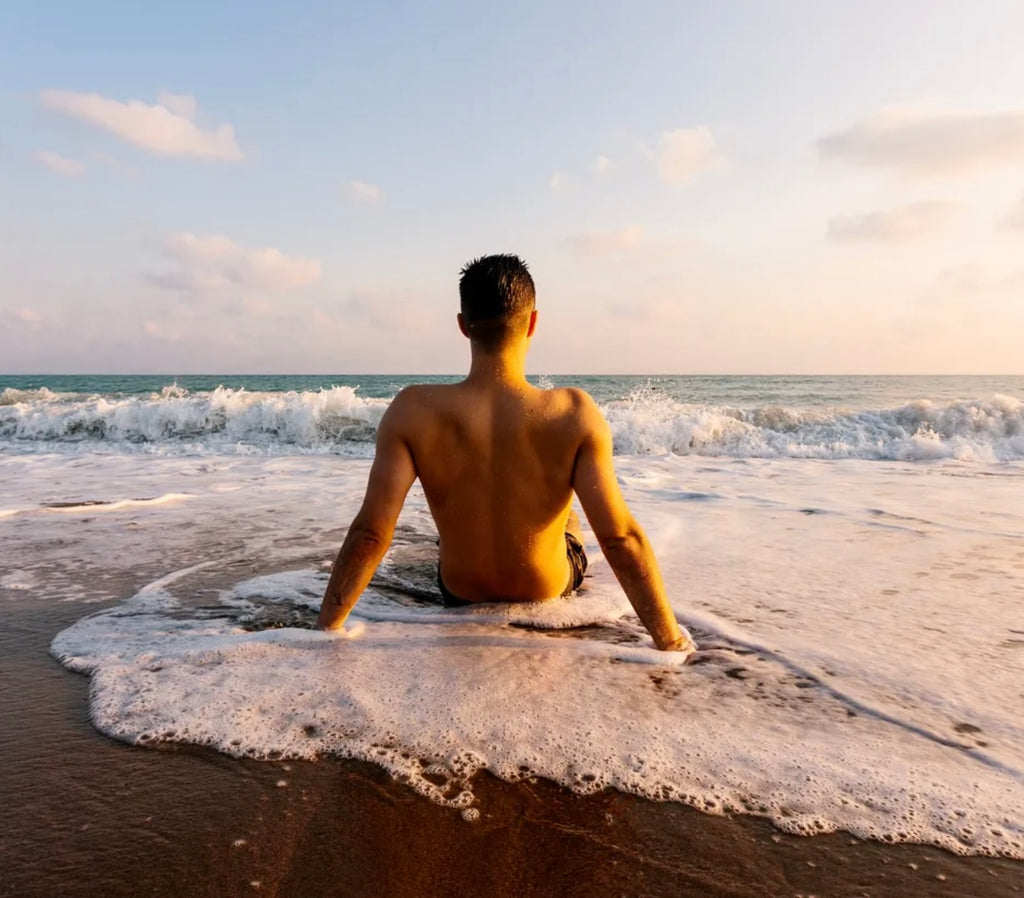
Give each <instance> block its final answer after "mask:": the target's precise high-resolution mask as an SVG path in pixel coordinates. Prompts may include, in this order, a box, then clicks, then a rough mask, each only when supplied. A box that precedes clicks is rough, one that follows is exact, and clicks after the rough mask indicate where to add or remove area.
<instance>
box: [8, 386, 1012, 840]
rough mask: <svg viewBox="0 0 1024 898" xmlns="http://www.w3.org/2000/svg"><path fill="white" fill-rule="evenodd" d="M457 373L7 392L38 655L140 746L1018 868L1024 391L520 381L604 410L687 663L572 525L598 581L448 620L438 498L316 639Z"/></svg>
mask: <svg viewBox="0 0 1024 898" xmlns="http://www.w3.org/2000/svg"><path fill="white" fill-rule="evenodd" d="M457 379H458V378H456V377H420V376H398V375H387V376H380V375H367V376H350V375H345V376H340V375H339V376H276V375H258V376H256V375H254V376H248V375H245V376H243V375H237V376H221V375H216V376H214V375H211V376H194V375H189V376H179V377H169V376H163V375H154V376H136V375H133V376H93V375H90V376H65V375H60V376H57V375H52V376H27V375H26V376H21V375H9V376H3V377H0V540H2V544H3V546H4V547H5V548H4V552H3V557H2V558H0V603H4V602H6V603H8V605H9V607H12V608H13V607H15V606H17V607H19V608H21V609H24V608H31V607H36V606H38V607H39V608H43V606H44V605H45V604H47V603H51V604H52V603H61V604H62V605H63V603H71V604H72V605H74V604H75V603H77V604H78V605H80V606H81V617H80V619H78V620H77V622H76V623H74V624H73V625H71V626H70V627H68V628H66V629H63V630H62V631H61V632H59V633H56V634H55V635H54V639H53V642H52V647H51V651H52V654H53V655H54V657H55V658H57V659H58V660H59V661H60V662H61V663H62V664H64V665H65V666H66V667H67V668H68V669H69V670H71V671H77V672H79V673H83V674H86V675H88V676H89V677H91V687H90V693H89V702H90V708H89V713H90V717H91V720H92V722H93V724H94V725H95V727H96V728H97V729H98V730H99V731H101V732H102V733H104V734H106V735H107V736H109V737H111V738H114V739H117V740H121V741H124V742H127V743H130V744H133V745H137V746H140V749H139V750H144V749H143V747H144V746H151V745H154V744H160V743H175V742H184V743H192V744H197V745H203V746H208V747H210V748H213V749H216V750H217V751H220V752H223V753H225V754H228V755H233V756H239V757H250V758H266V759H275V760H280V759H289V758H291V759H329V758H331V757H346V758H358V759H361V760H364V761H370V762H373V763H375V764H378V765H380V766H381V767H383V768H385V769H386V770H387V771H388V772H389V773H390V774H391V775H392V776H394V777H395V778H396V779H398V780H399V781H400V782H403V783H405V784H407V785H408V787H409V788H410V789H411V790H414V791H415V792H418V793H419V794H420V795H422V796H424V797H425V799H428V800H431V801H434V802H437V803H439V804H442V805H446V806H449V807H451V808H452V813H460V814H462V815H463V816H464V817H465V819H466V820H467V821H470V822H472V821H474V820H476V819H477V818H478V817H479V815H480V813H481V810H485V809H482V808H481V806H480V800H479V799H478V797H477V795H476V793H475V791H474V777H475V776H476V775H477V774H478V773H479V772H480V771H484V770H486V771H489V772H490V773H492V774H494V775H495V776H498V777H500V778H502V779H505V780H509V781H524V780H525V781H530V780H534V779H538V778H539V779H544V780H549V781H552V782H555V783H558V784H560V785H562V786H564V787H566V788H568V789H571V790H574V791H576V792H580V793H592V792H596V791H600V790H605V789H613V790H619V791H622V792H627V793H632V794H635V795H639V796H644V797H646V798H649V799H652V800H655V801H668V802H681V803H685V804H688V805H691V806H693V807H696V808H699V809H701V810H703V811H706V812H707V813H711V814H753V815H757V816H761V817H765V818H768V819H769V820H771V821H772V822H773V823H774V824H775V825H776V826H777V827H779V828H780V829H782V830H785V831H787V832H792V833H800V834H804V835H808V836H813V835H814V834H816V833H823V832H833V831H837V830H841V831H845V832H848V833H850V834H852V835H853V836H855V837H857V838H862V839H877V840H882V841H887V842H920V843H926V844H932V845H936V846H941V847H943V848H946V849H948V850H950V851H954V852H956V853H959V854H980V855H989V856H1004V857H1009V858H1018V859H1024V377H961V376H949V377H869V376H863V377H860V376H859V377H824V376H823V377H807V376H791V377H782V376H770V377H769V376H764V377H753V376H735V377H724V376H634V375H622V376H576V375H573V376H560V375H543V376H537V377H534V378H532V380H533V382H534V383H535V384H537V385H538V386H541V387H546V388H551V387H562V386H575V387H582V388H583V389H586V390H588V391H589V392H590V393H591V394H592V395H593V396H594V398H595V399H596V400H597V402H598V404H599V405H600V407H601V408H602V410H603V412H604V414H605V416H606V417H607V419H608V421H609V423H610V425H611V429H612V433H613V438H614V447H615V456H616V457H615V463H616V470H617V474H618V478H619V482H620V484H621V486H622V489H623V493H624V495H625V497H626V500H627V502H628V503H629V505H630V507H631V509H632V510H633V512H634V514H635V516H636V517H637V519H638V520H639V521H640V523H641V524H642V525H643V527H644V528H645V530H646V531H647V533H648V536H649V537H650V539H651V542H652V544H653V546H654V549H655V552H656V555H657V557H658V560H659V564H660V566H661V569H662V572H663V574H664V577H665V581H666V584H667V587H668V591H669V595H670V600H671V603H672V606H673V609H674V610H675V613H676V615H677V617H678V618H679V620H680V622H681V623H682V624H683V625H684V626H686V627H687V628H688V629H689V630H690V632H691V633H692V634H693V636H694V638H695V640H696V641H697V643H698V645H699V651H698V652H697V653H696V655H695V656H693V657H692V658H690V659H689V661H690V663H685V664H684V663H682V662H683V660H684V659H683V658H682V656H677V655H674V654H673V653H663V652H658V651H657V650H656V649H654V647H653V645H652V644H651V641H650V638H649V636H648V635H647V634H646V632H645V631H644V630H643V628H642V627H641V626H640V624H639V622H638V621H637V619H636V617H635V615H634V614H633V612H632V609H631V608H630V606H629V603H628V601H627V600H626V598H625V596H624V595H623V594H622V591H621V589H620V588H619V587H618V585H617V583H616V581H615V577H614V575H613V574H612V572H611V571H610V569H609V568H608V566H607V564H606V563H605V562H604V560H603V558H602V557H601V553H600V549H599V547H598V546H597V543H596V541H595V540H594V538H593V535H592V534H591V533H590V532H589V530H586V529H585V533H584V536H585V545H586V548H587V551H588V553H589V555H590V557H591V567H590V570H589V572H588V577H587V579H586V581H585V584H584V588H583V590H582V591H581V592H580V593H578V594H577V595H575V596H573V597H571V598H569V599H567V600H560V601H552V602H547V603H539V604H537V605H530V606H516V605H512V606H508V605H478V606H472V607H469V608H460V609H446V608H444V607H443V606H441V605H440V603H439V601H438V597H437V594H436V588H435V586H434V574H435V565H436V547H435V542H434V541H435V539H436V531H435V530H434V526H433V522H432V520H431V518H430V515H429V511H428V509H427V507H426V502H425V500H424V497H423V494H422V491H421V490H419V487H418V485H417V486H414V488H413V490H412V492H411V493H410V495H409V497H408V499H407V501H406V505H405V508H404V509H403V512H402V516H401V518H400V521H399V526H398V529H397V531H396V536H395V540H394V543H393V545H392V547H391V549H390V551H389V553H388V555H387V557H386V558H385V560H384V562H383V563H382V565H381V567H380V569H379V571H378V572H377V575H376V576H375V578H374V580H373V581H372V582H371V584H370V587H369V588H368V589H367V591H366V593H364V595H363V597H362V598H361V599H360V601H359V603H358V604H357V606H356V608H355V610H354V612H353V614H352V616H351V618H350V620H349V624H348V626H347V627H346V630H345V631H344V632H342V633H338V634H325V633H320V632H318V631H316V630H315V629H313V625H314V621H315V617H316V611H317V608H318V606H319V602H320V597H321V596H322V593H323V589H324V586H325V584H326V578H327V573H328V570H329V568H330V564H331V562H332V560H333V557H334V555H335V554H336V552H337V548H338V546H339V545H340V542H341V539H342V538H343V535H344V530H345V527H346V526H347V525H348V523H349V522H350V520H351V518H352V516H353V515H354V513H355V511H356V510H357V509H358V506H359V503H360V501H361V498H362V493H363V489H364V487H365V482H366V477H367V473H368V470H369V465H370V463H371V459H372V456H373V449H374V437H375V433H376V427H377V424H378V422H379V421H380V419H381V416H382V415H383V413H384V411H385V410H386V409H387V406H388V404H389V402H390V401H391V399H392V398H393V397H394V395H395V394H396V393H397V392H398V391H399V390H400V389H401V388H402V387H403V386H404V385H406V384H408V383H412V382H424V381H429V382H450V381H454V380H457ZM83 541H84V542H83ZM82 546H86V547H87V549H86V550H84V551H83V549H82ZM116 566H120V569H123V570H125V571H136V572H137V574H138V577H143V572H146V573H145V577H144V578H143V579H144V582H141V583H136V584H135V585H134V586H133V587H132V588H131V589H127V590H126V589H124V588H123V587H120V588H119V587H118V586H117V585H116V584H115V583H114V581H111V582H110V584H107V581H106V580H104V579H103V577H102V575H101V574H99V573H97V572H99V571H102V570H104V569H109V568H111V567H116ZM119 590H120V591H119ZM33 603H34V604H33Z"/></svg>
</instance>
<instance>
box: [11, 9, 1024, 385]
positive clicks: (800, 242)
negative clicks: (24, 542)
mask: <svg viewBox="0 0 1024 898" xmlns="http://www.w3.org/2000/svg"><path fill="white" fill-rule="evenodd" d="M1022 34H1024V3H1020V2H1019V0H977V2H973V3H969V4H968V3H964V2H962V0H955V2H954V0H921V2H918V0H888V2H876V0H862V2H858V3H849V2H833V0H774V2H763V0H749V2H739V0H716V2H681V0H666V2H642V0H639V2H638V0H633V2H628V3H627V2H611V0H588V2H576V0H568V2H551V0H549V2H532V0H528V2H520V3H518V4H516V5H515V6H511V5H508V6H504V7H502V6H499V5H493V4H480V3H468V2H467V3H451V2H435V3H430V4H413V3H407V2H390V3H380V2H375V3H364V2H361V0H353V2H347V3H344V4H340V3H337V2H309V0H294V2H291V3H289V4H282V3H266V2H262V0H253V2H248V3H245V4H242V3H223V2H217V0H207V2H203V3H198V2H193V0H182V2H178V3H175V4H173V5H170V4H140V3H138V2H136V0H133V2H130V3H129V2H116V3H114V2H103V0H97V2H93V3H89V4H83V3H80V2H77V0H75V2H49V0H32V2H24V0H5V2H4V3H3V4H2V6H0V45H2V46H3V48H4V51H3V53H0V373H10V374H16V373H167V374H186V373H213V374H218V373H224V374H227V373H322V374H369V373H408V374H416V373H457V372H459V371H462V370H464V369H465V367H466V365H467V363H468V358H469V352H468V346H467V343H466V341H465V339H464V338H463V337H462V336H461V334H460V333H459V331H458V329H457V326H456V321H455V315H456V312H457V310H458V275H459V270H460V268H461V267H462V266H463V265H464V264H465V263H466V262H467V261H469V260H470V259H472V258H474V257H476V256H480V255H485V254H488V253H495V252H515V253H518V254H519V255H520V256H522V257H523V258H524V259H525V260H526V261H527V263H528V264H529V266H530V269H531V271H532V273H533V276H534V280H535V282H536V285H537V305H538V309H539V321H538V330H537V334H536V336H535V337H534V340H533V344H532V346H531V352H530V357H529V363H528V370H530V371H531V372H533V373H537V374H582V373H594V374H602V373H638V374H671V373H677V374H758V373H761V374H848V373H865V374H971V373H976V374H1021V373H1024V362H1022V352H1021V345H1022V343H1021V336H1020V335H1021V333H1024V53H1021V52H1020V49H1019V47H1020V36H1021V35H1022Z"/></svg>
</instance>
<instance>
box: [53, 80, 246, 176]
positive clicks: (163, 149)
mask: <svg viewBox="0 0 1024 898" xmlns="http://www.w3.org/2000/svg"><path fill="white" fill-rule="evenodd" d="M40 99H41V101H42V104H43V106H45V107H46V108H47V109H49V110H51V111H53V112H57V113H60V114H62V115H68V116H70V117H71V118H76V119H78V120H79V121H83V122H87V123H88V124H90V125H94V126H95V127H97V128H101V129H102V130H104V131H108V132H109V133H111V134H113V135H114V136H115V137H119V138H121V139H122V140H126V141H127V142H128V143H131V144H134V145H135V146H137V147H141V148H142V149H144V150H147V151H148V152H150V153H155V154H156V155H158V156H192V157H195V158H197V159H211V160H225V161H229V162H235V161H238V160H239V159H242V158H244V157H243V155H242V150H241V149H240V148H239V146H238V143H237V142H236V141H235V129H234V128H232V127H231V125H218V126H217V127H216V128H215V129H213V130H211V131H204V130H203V129H202V128H200V127H199V126H198V125H196V123H195V122H194V121H193V120H192V119H193V118H194V116H195V113H196V108H197V106H196V101H195V98H194V97H189V96H181V95H178V94H168V93H163V94H161V95H160V98H159V100H158V102H157V103H156V105H154V106H150V105H149V104H147V103H144V102H142V101H141V100H129V101H128V102H126V103H122V102H121V101H119V100H110V99H107V98H106V97H101V96H100V95H99V94H85V93H76V92H74V91H69V90H44V91H42V93H41V94H40Z"/></svg>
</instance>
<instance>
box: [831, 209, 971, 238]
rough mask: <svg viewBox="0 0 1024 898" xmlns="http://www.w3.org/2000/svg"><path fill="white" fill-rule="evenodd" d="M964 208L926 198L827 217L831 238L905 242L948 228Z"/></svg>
mask: <svg viewBox="0 0 1024 898" xmlns="http://www.w3.org/2000/svg"><path fill="white" fill-rule="evenodd" d="M964 211H965V207H964V205H963V204H962V203H952V202H945V201H942V200H925V201H921V202H917V203H909V204H908V205H905V206H900V207H898V208H896V209H886V210H883V211H879V212H867V213H864V214H861V215H840V216H837V217H835V218H832V219H830V220H829V223H828V231H827V235H828V238H829V239H830V240H837V241H848V242H862V243H904V242H908V241H913V240H920V239H923V238H926V237H933V236H936V235H938V234H941V233H943V232H945V231H947V230H949V228H950V227H951V226H952V225H953V224H954V223H955V222H956V221H957V219H959V218H960V217H961V216H962V215H963V213H964Z"/></svg>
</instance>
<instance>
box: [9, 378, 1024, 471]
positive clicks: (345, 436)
mask: <svg viewBox="0 0 1024 898" xmlns="http://www.w3.org/2000/svg"><path fill="white" fill-rule="evenodd" d="M387 404H388V400H387V399H371V398H364V397H361V396H360V395H358V393H357V391H356V390H354V389H353V388H351V387H332V388H330V389H323V390H317V391H312V392H310V391H307V392H294V391H293V392H280V393H276V392H264V393H261V392H248V391H246V390H232V389H228V388H225V387H221V388H218V389H216V390H213V391H211V392H200V393H190V392H189V391H187V390H185V389H183V388H180V387H177V386H172V387H167V388H165V389H164V390H162V391H161V392H159V393H152V394H150V395H148V396H141V397H140V396H130V397H117V396H83V395H81V394H58V393H52V392H50V391H49V390H47V389H41V390H31V391H18V390H12V389H10V388H8V389H6V390H4V392H3V394H2V398H0V448H3V449H7V450H8V451H10V450H12V449H16V450H19V451H44V452H51V451H76V452H83V451H104V452H107V451H110V452H130V453H147V454H162V455H182V454H206V455H209V454H222V453H234V454H256V455H260V454H270V455H281V454H295V453H314V454H316V453H334V454H344V455H350V456H357V457H360V456H361V457H368V456H369V455H371V454H372V452H373V441H374V439H375V437H376V427H377V424H378V422H379V421H380V418H381V416H382V415H383V413H384V410H385V409H386V408H387ZM603 410H604V412H605V414H606V415H607V417H608V419H609V422H610V424H611V426H612V431H613V435H614V440H615V451H616V452H617V453H618V454H620V455H660V454H666V453H672V454H675V455H691V454H693V455H705V456H725V457H735V458H861V459H889V460H907V461H913V460H934V459H944V458H954V459H959V460H972V461H1007V460H1014V459H1020V458H1024V403H1022V402H1021V401H1020V400H1018V399H1016V398H1013V397H1010V396H1001V395H995V396H992V397H991V398H989V399H987V400H981V399H970V400H968V399H961V400H955V401H943V402H932V401H930V400H927V399H921V400H917V401H914V402H910V403H906V404H903V405H899V406H895V407H892V408H884V409H877V410H862V409H861V410H843V409H797V408H785V407H779V406H755V407H750V408H738V407H729V406H709V405H700V404H688V403H685V402H681V401H679V400H678V399H674V398H672V397H671V396H669V395H667V394H664V393H660V392H658V391H655V390H651V389H638V390H635V391H634V392H633V393H632V394H631V395H630V396H629V397H628V398H626V399H621V400H615V401H611V402H608V403H606V404H605V406H604V408H603Z"/></svg>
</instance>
